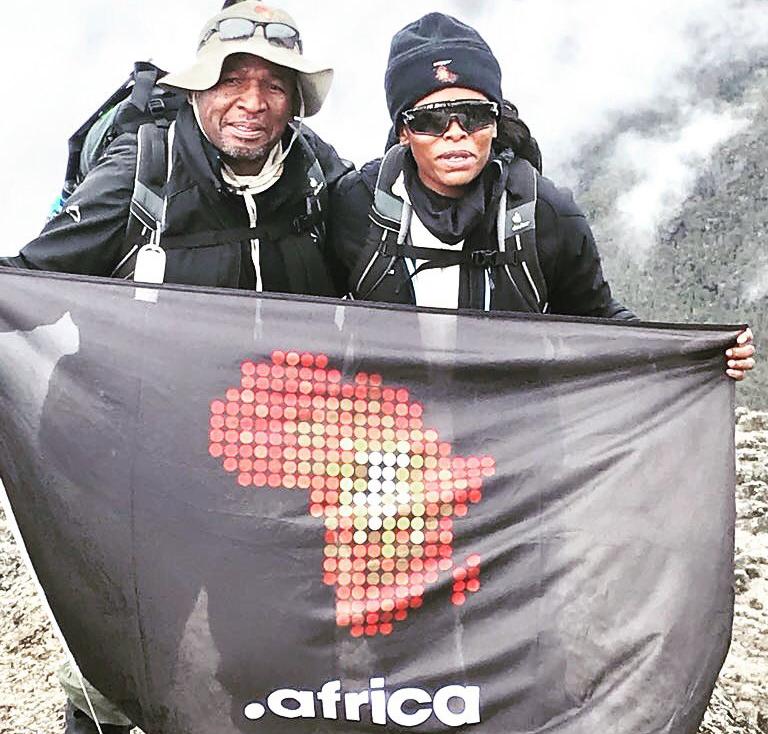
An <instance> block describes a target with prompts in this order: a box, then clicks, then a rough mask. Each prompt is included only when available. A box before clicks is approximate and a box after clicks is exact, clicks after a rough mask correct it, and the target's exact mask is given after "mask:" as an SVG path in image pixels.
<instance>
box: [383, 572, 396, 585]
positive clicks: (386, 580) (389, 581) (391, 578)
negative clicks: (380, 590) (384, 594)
mask: <svg viewBox="0 0 768 734" xmlns="http://www.w3.org/2000/svg"><path fill="white" fill-rule="evenodd" d="M394 583H395V574H393V573H383V574H381V585H382V586H392V585H393V584H394Z"/></svg>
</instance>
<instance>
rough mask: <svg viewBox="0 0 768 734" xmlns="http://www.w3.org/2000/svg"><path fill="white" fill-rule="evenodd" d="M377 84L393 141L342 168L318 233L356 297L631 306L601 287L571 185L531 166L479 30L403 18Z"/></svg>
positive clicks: (568, 309) (508, 306)
mask: <svg viewBox="0 0 768 734" xmlns="http://www.w3.org/2000/svg"><path fill="white" fill-rule="evenodd" d="M385 88H386V95H387V104H388V107H389V111H390V115H391V118H392V123H393V131H394V134H395V135H396V140H397V141H398V143H397V144H394V145H392V146H391V147H390V149H389V151H388V152H387V154H386V156H385V158H384V159H383V160H377V161H372V162H371V163H368V164H366V165H365V166H363V168H362V170H361V171H360V172H354V173H351V174H348V175H347V176H346V177H345V179H343V180H342V182H341V183H340V185H339V187H338V189H337V191H338V194H337V201H336V202H334V205H333V221H332V224H331V228H332V232H331V237H330V241H331V242H332V243H333V246H334V248H335V251H336V255H337V257H338V258H339V259H340V260H341V262H342V264H343V266H344V268H343V269H344V271H345V273H347V275H348V280H347V283H346V284H345V286H346V287H347V288H348V289H349V291H350V292H351V294H352V296H353V297H354V298H357V299H363V300H376V301H386V302H391V303H402V304H411V305H418V306H432V307H442V308H473V309H480V310H507V311H528V312H539V313H542V312H544V313H559V314H574V315H583V316H602V317H611V318H622V319H630V318H634V316H633V314H632V313H631V312H629V311H628V310H627V309H626V308H624V307H623V306H621V305H620V304H619V303H617V302H616V301H614V300H613V298H612V297H611V291H610V288H609V287H608V284H607V283H606V281H605V279H604V278H603V274H602V270H601V267H600V257H599V255H598V252H597V249H596V247H595V243H594V240H593V237H592V233H591V232H590V229H589V226H588V225H587V222H586V220H585V218H584V215H583V214H582V212H581V211H580V210H579V209H578V207H577V206H576V205H575V203H574V202H573V199H572V198H571V195H570V193H568V192H567V191H564V190H562V189H558V188H557V187H556V186H555V185H554V184H553V183H552V182H551V181H549V180H548V179H546V178H543V177H542V176H541V175H540V173H539V172H538V171H537V170H536V167H535V166H536V165H537V164H538V165H540V162H539V160H538V158H537V155H536V154H537V152H538V150H537V148H536V146H535V143H532V141H531V138H530V134H529V133H528V129H527V128H526V127H525V125H523V124H522V123H521V122H520V121H519V120H517V118H516V110H515V109H514V107H513V106H512V105H510V104H509V103H505V102H504V99H503V96H502V91H501V69H500V67H499V63H498V61H497V60H496V57H495V56H494V55H493V53H492V51H491V49H490V48H489V47H488V45H487V44H486V43H485V41H484V40H483V39H482V38H481V36H480V35H479V34H478V33H477V31H475V30H474V29H473V28H471V27H469V26H467V25H465V24H464V23H461V22H460V21H458V20H456V19H455V18H452V17H450V16H447V15H443V14H442V13H430V14H429V15H426V16H424V17H423V18H421V19H419V20H417V21H415V22H414V23H411V24H410V25H408V26H406V27H405V28H403V29H402V30H401V31H400V32H399V33H397V34H396V35H395V37H394V39H393V40H392V47H391V51H390V56H389V63H388V65H387V72H386V78H385ZM391 142H392V143H395V140H392V141H391ZM526 157H527V158H528V159H529V160H530V161H532V163H533V164H532V163H531V162H529V160H526Z"/></svg>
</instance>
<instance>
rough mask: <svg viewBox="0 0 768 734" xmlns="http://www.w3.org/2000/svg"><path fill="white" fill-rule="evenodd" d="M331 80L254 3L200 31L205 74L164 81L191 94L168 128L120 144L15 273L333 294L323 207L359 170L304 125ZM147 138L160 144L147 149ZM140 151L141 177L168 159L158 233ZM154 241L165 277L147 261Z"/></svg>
mask: <svg viewBox="0 0 768 734" xmlns="http://www.w3.org/2000/svg"><path fill="white" fill-rule="evenodd" d="M332 78H333V70H332V69H329V68H326V67H324V66H320V65H317V64H314V63H312V62H311V61H310V60H308V59H307V58H306V57H305V56H304V55H303V53H302V42H301V37H300V34H299V31H298V29H297V27H296V23H295V22H294V21H293V19H292V18H291V17H290V16H289V15H287V14H286V13H285V12H283V11H281V10H277V9H275V8H271V7H269V6H267V5H264V4H262V3H260V2H257V1H256V0H241V1H240V2H237V3H228V4H227V5H226V6H225V8H224V10H222V11H221V12H220V13H219V14H218V15H216V16H214V17H213V18H211V19H210V20H209V21H208V22H207V23H206V24H205V26H204V27H203V30H202V32H201V35H200V38H199V43H198V51H197V59H196V61H195V63H194V64H193V65H192V66H190V67H189V68H188V69H185V70H183V71H181V72H178V73H173V74H169V75H167V76H166V77H164V78H163V79H162V80H161V82H160V84H161V86H163V87H165V88H168V89H171V90H180V91H181V92H182V93H186V94H187V102H185V103H184V104H183V105H182V107H181V109H180V110H179V113H178V116H177V117H176V119H175V121H174V122H173V123H172V124H171V126H170V128H169V129H167V130H166V129H161V130H155V129H154V128H155V126H154V125H152V124H149V125H144V126H142V129H141V130H140V133H139V135H133V134H123V135H120V136H119V137H118V138H117V139H115V140H114V142H113V143H112V144H111V145H110V147H109V148H108V149H107V152H106V154H105V155H104V156H103V158H102V159H101V160H100V161H99V163H98V165H97V166H96V167H95V168H94V169H93V170H92V171H91V172H90V173H89V174H88V175H87V176H86V177H85V179H84V180H83V182H82V183H81V184H80V185H79V186H78V187H77V189H76V190H75V192H74V193H73V194H72V196H71V197H70V198H69V199H68V200H67V202H66V204H67V206H66V209H65V210H64V211H63V212H61V213H59V214H58V215H57V216H55V217H54V218H53V219H52V220H51V221H50V222H49V223H48V224H47V225H46V227H45V229H44V230H43V232H42V233H41V234H40V236H39V237H37V238H36V239H35V240H33V241H32V242H30V243H29V244H28V245H26V247H24V249H23V250H22V251H21V253H20V254H19V256H18V257H16V258H11V259H9V260H6V261H5V262H6V264H10V265H13V266H16V267H26V268H32V269H37V270H54V271H60V272H68V273H80V274H85V275H97V276H118V277H126V276H127V277H130V276H132V275H133V273H134V270H135V271H136V276H135V277H136V279H137V280H149V281H152V282H161V281H162V282H169V283H183V284H192V285H204V286H213V287H224V288H244V289H250V290H255V291H277V292H283V293H302V294H310V295H323V296H333V295H336V288H335V287H334V284H333V281H332V279H331V276H330V274H329V268H327V267H326V261H325V257H324V246H325V217H326V209H327V207H326V206H325V204H326V202H327V198H328V189H331V190H332V189H333V187H334V186H335V183H336V181H337V180H338V178H339V177H340V176H341V175H342V174H344V173H345V172H346V171H347V170H349V168H350V167H351V166H350V165H349V164H346V163H344V162H342V161H341V160H340V158H339V157H338V155H337V154H336V152H335V150H334V149H333V148H332V147H331V146H329V145H327V144H326V143H325V142H323V141H322V140H321V139H320V138H318V137H317V136H316V135H315V134H314V133H313V132H311V131H310V130H308V129H306V128H305V127H303V125H302V119H303V118H304V117H309V116H311V115H314V114H316V113H317V112H318V111H319V110H320V107H321V105H322V103H323V101H324V99H325V97H326V95H327V93H328V90H329V88H330V85H331V80H332ZM144 128H150V129H151V130H144ZM145 132H151V133H152V136H151V138H150V142H149V143H146V142H145V144H144V145H140V144H139V140H144V138H142V137H141V136H142V135H143V134H144V133H145ZM158 137H160V142H159V144H158ZM139 150H142V151H143V152H142V154H141V155H142V159H141V166H140V168H141V170H143V168H144V166H145V165H149V166H150V167H151V165H152V164H153V162H154V163H155V168H157V165H158V163H159V160H153V159H160V158H161V157H162V158H163V160H162V165H161V166H160V168H161V170H160V172H159V173H157V172H155V174H154V177H155V178H160V189H159V195H158V196H155V197H154V200H155V201H156V202H157V205H156V210H157V211H158V212H159V213H157V214H154V215H153V216H154V219H156V220H157V222H156V226H155V222H154V221H152V220H153V216H150V217H149V221H148V222H147V221H146V215H147V212H142V211H141V210H142V207H137V206H136V201H135V193H134V192H135V180H136V178H137V176H136V173H137V153H138V151H139ZM148 150H150V151H152V152H151V153H147V151H148ZM156 150H157V151H161V152H162V155H161V154H155V151H156ZM147 157H149V158H150V160H149V161H148V162H147V163H146V164H145V162H144V159H145V158H147ZM165 158H167V161H166V160H165ZM132 199H134V201H132ZM151 199H152V197H150V200H151ZM150 214H151V212H150ZM142 215H143V216H142ZM136 220H138V222H139V224H140V225H143V226H138V227H137V226H136V224H137V221H136ZM153 230H154V232H153ZM150 239H151V240H152V242H151V244H152V245H153V246H154V253H152V252H150V253H148V254H149V255H152V254H155V255H156V254H158V252H159V255H160V261H161V262H160V264H159V265H158V260H157V258H156V257H155V258H152V257H149V258H148V259H146V258H145V255H146V254H147V253H145V252H144V250H146V249H147V248H148V240H150ZM137 240H138V241H137ZM158 246H159V248H161V249H160V250H159V251H158V249H157V247H158ZM143 258H144V260H143ZM158 268H159V272H158ZM139 272H141V273H147V272H149V276H148V277H142V276H140V275H139Z"/></svg>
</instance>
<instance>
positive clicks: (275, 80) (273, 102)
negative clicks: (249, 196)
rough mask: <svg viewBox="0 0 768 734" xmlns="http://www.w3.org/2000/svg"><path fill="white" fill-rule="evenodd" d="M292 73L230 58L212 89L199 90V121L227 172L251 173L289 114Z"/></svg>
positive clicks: (262, 62) (260, 163)
mask: <svg viewBox="0 0 768 734" xmlns="http://www.w3.org/2000/svg"><path fill="white" fill-rule="evenodd" d="M295 89H296V74H295V72H294V71H292V70H291V69H286V68H284V67H282V66H277V65H276V64H273V63H271V62H269V61H266V60H264V59H262V58H259V57H258V56H251V55H250V54H235V55H234V56H230V57H229V58H228V59H227V60H226V61H225V62H224V66H223V67H222V70H221V76H220V77H219V81H218V83H217V84H216V86H215V87H212V88H211V89H208V90H206V91H205V92H199V93H198V95H197V107H198V113H199V116H200V123H201V125H202V127H203V131H204V132H205V134H206V135H207V136H208V139H209V140H210V141H211V142H212V143H213V144H214V145H215V146H216V147H217V148H218V149H219V150H220V151H221V153H222V155H223V157H224V159H225V161H226V162H227V163H228V164H229V165H230V167H231V168H232V170H233V171H234V172H235V173H237V174H240V175H256V174H257V173H259V172H260V171H261V169H262V168H263V166H264V161H265V160H266V158H267V156H268V155H269V152H270V150H272V148H273V147H274V146H275V144H276V143H277V141H278V140H280V138H281V137H282V136H283V133H284V132H285V127H286V125H287V124H288V121H289V120H290V119H291V116H292V111H293V101H294V90H295Z"/></svg>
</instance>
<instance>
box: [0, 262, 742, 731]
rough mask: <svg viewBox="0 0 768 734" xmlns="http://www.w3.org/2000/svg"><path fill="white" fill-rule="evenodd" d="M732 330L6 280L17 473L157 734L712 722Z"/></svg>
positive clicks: (721, 618) (730, 513) (4, 404)
mask: <svg viewBox="0 0 768 734" xmlns="http://www.w3.org/2000/svg"><path fill="white" fill-rule="evenodd" d="M737 331H738V329H737V327H716V326H707V327H704V326H674V325H662V324H626V323H617V322H610V321H597V320H588V319H573V318H572V319H568V318H558V317H539V316H530V315H514V314H512V315H502V314H482V313H472V312H466V313H464V312H462V313H456V312H449V311H429V310H421V311H419V310H416V309H407V308H392V307H389V306H378V305H372V304H366V305H363V304H357V303H348V302H342V301H332V300H324V299H310V298H301V297H276V296H275V297H272V296H266V295H264V296H260V295H254V294H250V293H243V292H233V291H221V290H204V289H197V288H185V287H172V286H164V287H159V288H155V289H149V288H144V287H136V286H134V285H133V284H128V283H120V282H113V281H106V280H99V279H88V278H78V277H71V276H54V275H41V274H35V273H28V272H18V271H7V272H3V273H1V274H0V476H1V477H2V480H3V483H4V485H5V488H6V490H7V493H8V496H9V499H10V501H11V504H12V507H13V510H14V514H15V517H16V520H17V522H18V525H19V527H20V529H21V531H22V534H23V536H24V539H25V542H26V546H27V549H28V551H29V555H30V557H31V560H32V562H33V564H34V567H35V570H36V573H37V574H38V577H39V579H40V581H41V583H42V585H43V588H44V589H45V591H46V595H47V598H48V600H49V603H50V605H51V608H52V610H53V612H54V614H55V616H56V619H57V621H58V623H59V625H60V627H61V629H62V630H63V632H64V634H65V636H66V639H67V641H68V644H69V646H70V648H71V650H72V652H73V654H74V656H75V658H76V659H77V661H78V664H79V666H80V668H81V670H82V672H83V674H84V675H85V677H86V678H87V679H88V680H89V681H90V682H91V683H92V684H93V685H94V686H96V687H97V688H98V689H99V690H100V691H101V692H102V693H104V694H105V695H106V696H107V697H108V698H110V699H111V700H112V701H114V702H115V703H116V704H117V705H118V706H119V707H120V708H121V709H123V710H124V711H125V712H126V714H127V715H128V716H130V717H131V719H132V720H133V721H135V722H136V724H137V725H140V726H141V727H142V728H143V729H144V730H145V731H146V732H147V733H148V734H160V733H161V732H162V734H210V733H211V732H217V734H230V733H235V732H251V733H254V734H256V733H258V732H270V733H279V734H282V733H283V732H285V733H286V734H288V733H291V734H293V733H296V734H310V733H312V734H316V733H321V732H345V733H350V734H357V733H358V732H360V733H362V732H380V731H385V732H405V731H415V732H446V731H454V730H457V731H478V732H483V733H484V734H510V733H511V732H515V733H522V734H533V733H534V732H536V733H539V732H548V733H551V734H587V733H589V734H593V733H594V732H611V733H613V734H639V733H640V732H643V733H648V734H651V733H662V732H665V733H666V732H668V733H670V734H693V733H694V732H696V730H697V727H698V724H699V722H700V720H701V717H702V716H703V713H704V710H705V708H706V705H707V702H708V698H709V695H710V693H711V690H712V687H713V685H714V682H715V679H716V677H717V674H718V672H719V669H720V666H721V664H722V662H723V660H724V657H725V654H726V651H727V648H728V644H729V639H730V629H731V618H732V591H731V588H732V583H731V581H732V553H733V522H734V506H733V505H734V498H733V489H734V445H733V420H732V416H733V395H734V390H733V383H732V381H731V380H729V379H728V378H727V377H725V375H724V357H723V352H724V350H725V349H726V348H727V346H728V345H729V344H732V343H733V342H734V340H735V336H736V333H737Z"/></svg>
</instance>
